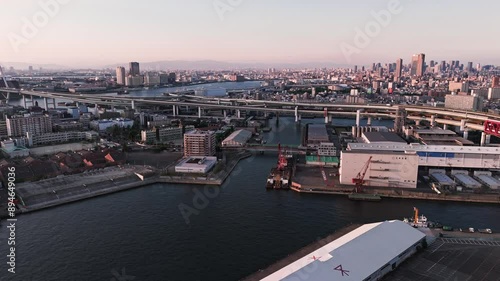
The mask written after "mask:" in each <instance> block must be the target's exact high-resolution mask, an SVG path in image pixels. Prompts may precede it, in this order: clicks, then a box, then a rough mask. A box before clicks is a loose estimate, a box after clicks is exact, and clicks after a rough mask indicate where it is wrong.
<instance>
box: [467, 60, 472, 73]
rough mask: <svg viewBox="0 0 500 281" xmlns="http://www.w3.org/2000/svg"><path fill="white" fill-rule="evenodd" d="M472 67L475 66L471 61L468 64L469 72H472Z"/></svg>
mask: <svg viewBox="0 0 500 281" xmlns="http://www.w3.org/2000/svg"><path fill="white" fill-rule="evenodd" d="M472 65H473V63H472V62H471V61H470V62H468V63H467V71H468V72H472Z"/></svg>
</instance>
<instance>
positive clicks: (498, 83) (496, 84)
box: [491, 76, 500, 88]
mask: <svg viewBox="0 0 500 281" xmlns="http://www.w3.org/2000/svg"><path fill="white" fill-rule="evenodd" d="M491 87H492V88H500V76H493V78H492V81H491Z"/></svg>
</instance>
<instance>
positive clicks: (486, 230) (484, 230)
mask: <svg viewBox="0 0 500 281" xmlns="http://www.w3.org/2000/svg"><path fill="white" fill-rule="evenodd" d="M477 232H479V233H486V234H492V233H493V231H491V229H489V228H480V229H478V230H477Z"/></svg>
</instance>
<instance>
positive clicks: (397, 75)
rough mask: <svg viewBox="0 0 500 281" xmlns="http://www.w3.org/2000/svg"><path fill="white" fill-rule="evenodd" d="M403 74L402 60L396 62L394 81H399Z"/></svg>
mask: <svg viewBox="0 0 500 281" xmlns="http://www.w3.org/2000/svg"><path fill="white" fill-rule="evenodd" d="M402 74H403V59H398V60H396V72H395V73H394V78H396V80H399V79H401V75H402Z"/></svg>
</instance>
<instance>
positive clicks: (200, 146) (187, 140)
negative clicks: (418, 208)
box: [184, 130, 215, 157]
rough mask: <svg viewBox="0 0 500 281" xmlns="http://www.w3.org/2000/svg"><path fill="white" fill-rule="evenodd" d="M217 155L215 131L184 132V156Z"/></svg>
mask: <svg viewBox="0 0 500 281" xmlns="http://www.w3.org/2000/svg"><path fill="white" fill-rule="evenodd" d="M213 155H215V132H213V131H199V130H195V131H191V132H188V133H185V134H184V157H189V156H213Z"/></svg>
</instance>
